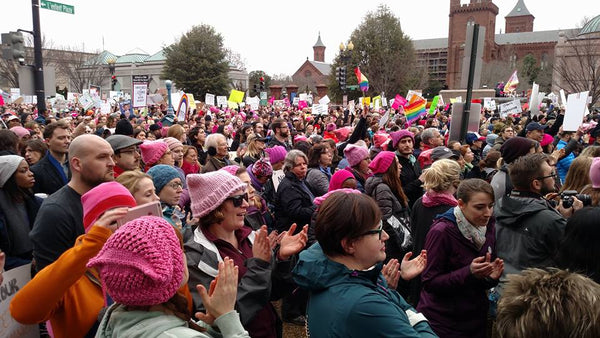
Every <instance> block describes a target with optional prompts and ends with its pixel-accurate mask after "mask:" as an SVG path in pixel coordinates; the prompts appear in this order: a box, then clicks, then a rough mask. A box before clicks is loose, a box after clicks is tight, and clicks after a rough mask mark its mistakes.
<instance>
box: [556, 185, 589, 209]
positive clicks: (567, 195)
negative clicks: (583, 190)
mask: <svg viewBox="0 0 600 338" xmlns="http://www.w3.org/2000/svg"><path fill="white" fill-rule="evenodd" d="M573 197H577V199H578V200H580V201H581V202H582V203H583V206H584V207H587V206H589V205H592V197H591V196H590V195H586V194H578V193H577V191H576V190H565V191H563V192H561V193H560V199H561V200H562V205H563V208H565V209H568V208H570V207H572V206H573Z"/></svg>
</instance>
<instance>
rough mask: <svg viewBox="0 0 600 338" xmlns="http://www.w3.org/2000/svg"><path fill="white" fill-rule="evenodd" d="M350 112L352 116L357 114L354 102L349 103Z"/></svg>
mask: <svg viewBox="0 0 600 338" xmlns="http://www.w3.org/2000/svg"><path fill="white" fill-rule="evenodd" d="M348 111H349V112H350V114H352V115H354V114H355V110H354V100H352V101H350V102H348Z"/></svg>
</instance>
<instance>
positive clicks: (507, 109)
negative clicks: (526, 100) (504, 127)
mask: <svg viewBox="0 0 600 338" xmlns="http://www.w3.org/2000/svg"><path fill="white" fill-rule="evenodd" d="M498 108H499V110H500V116H502V117H506V116H508V114H518V113H520V112H521V102H520V101H519V100H514V101H511V102H506V103H503V104H501V105H499V106H498Z"/></svg>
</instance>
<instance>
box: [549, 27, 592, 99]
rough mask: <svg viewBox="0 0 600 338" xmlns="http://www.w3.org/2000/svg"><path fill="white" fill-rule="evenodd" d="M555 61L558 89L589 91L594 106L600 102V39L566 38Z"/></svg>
mask: <svg viewBox="0 0 600 338" xmlns="http://www.w3.org/2000/svg"><path fill="white" fill-rule="evenodd" d="M558 49H559V50H560V53H557V54H558V55H556V57H555V60H554V75H555V79H554V83H555V85H556V87H558V89H564V90H565V91H566V92H570V93H578V92H584V91H589V96H590V97H591V98H592V104H595V103H596V102H598V100H600V39H599V38H597V37H595V38H594V37H590V36H585V35H584V36H577V37H573V38H568V37H567V38H566V39H565V40H564V45H562V46H560V47H559V48H558Z"/></svg>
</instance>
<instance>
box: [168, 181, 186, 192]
mask: <svg viewBox="0 0 600 338" xmlns="http://www.w3.org/2000/svg"><path fill="white" fill-rule="evenodd" d="M167 185H168V186H169V187H171V188H173V189H175V190H177V189H180V188H183V184H182V183H181V182H173V183H169V184H167Z"/></svg>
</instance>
